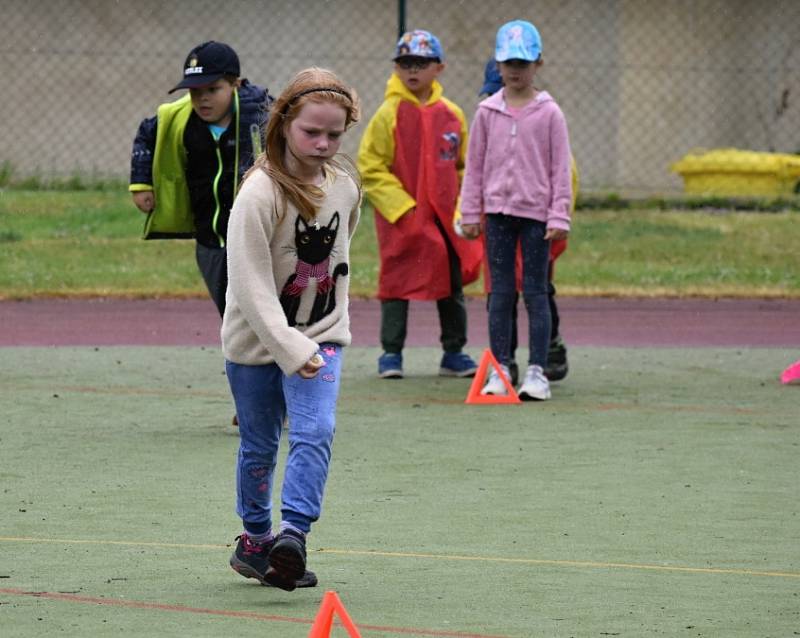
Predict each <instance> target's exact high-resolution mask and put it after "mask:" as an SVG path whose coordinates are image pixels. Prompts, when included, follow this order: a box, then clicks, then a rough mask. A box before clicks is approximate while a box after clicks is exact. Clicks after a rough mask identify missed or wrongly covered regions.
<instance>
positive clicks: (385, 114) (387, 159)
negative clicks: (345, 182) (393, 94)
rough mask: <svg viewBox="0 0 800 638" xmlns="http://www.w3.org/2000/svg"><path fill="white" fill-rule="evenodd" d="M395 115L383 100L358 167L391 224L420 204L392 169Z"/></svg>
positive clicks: (367, 190) (366, 188)
mask: <svg viewBox="0 0 800 638" xmlns="http://www.w3.org/2000/svg"><path fill="white" fill-rule="evenodd" d="M394 115H395V111H394V108H393V107H392V106H391V105H390V104H388V103H386V102H384V104H383V105H382V106H381V107H380V108H379V109H378V112H377V113H375V115H374V116H373V117H372V119H371V120H370V122H369V124H368V125H367V130H366V131H365V132H364V136H363V137H362V138H361V144H360V145H359V148H358V170H359V172H360V173H361V179H362V183H363V186H364V193H365V194H366V196H367V198H369V200H370V202H372V205H373V206H374V207H375V209H376V210H377V211H378V212H379V213H380V214H381V215H383V216H384V217H385V218H386V219H387V220H388V221H389V222H391V223H392V224H393V223H395V222H396V221H397V220H398V219H400V217H402V216H403V215H404V214H405V213H406V212H408V211H409V210H410V209H412V208H414V206H416V205H417V202H416V201H415V200H414V198H413V197H411V195H409V194H408V193H407V192H406V191H405V189H404V188H403V185H402V184H401V183H400V180H399V179H397V177H396V176H395V175H394V174H393V173H392V171H391V167H392V164H393V163H394V152H395V148H394V133H393V128H394V127H393V123H394Z"/></svg>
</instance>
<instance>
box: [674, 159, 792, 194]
mask: <svg viewBox="0 0 800 638" xmlns="http://www.w3.org/2000/svg"><path fill="white" fill-rule="evenodd" d="M670 169H671V170H672V172H673V173H678V174H679V175H680V176H681V177H683V188H684V191H685V192H686V193H687V194H690V195H717V196H723V197H781V196H784V195H794V194H795V192H796V189H797V187H798V183H799V182H800V155H790V154H787V153H760V152H757V151H741V150H738V149H735V148H720V149H715V150H711V151H692V152H690V153H689V154H687V155H686V156H685V157H683V158H682V159H681V160H680V161H678V162H675V163H674V164H672V165H671V166H670Z"/></svg>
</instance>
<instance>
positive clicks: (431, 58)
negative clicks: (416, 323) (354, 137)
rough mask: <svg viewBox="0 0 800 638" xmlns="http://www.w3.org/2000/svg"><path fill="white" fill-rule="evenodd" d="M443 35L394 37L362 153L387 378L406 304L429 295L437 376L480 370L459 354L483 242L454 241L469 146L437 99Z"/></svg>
mask: <svg viewBox="0 0 800 638" xmlns="http://www.w3.org/2000/svg"><path fill="white" fill-rule="evenodd" d="M443 60H444V53H443V51H442V46H441V44H440V43H439V40H438V39H437V38H436V37H435V36H434V35H432V34H431V33H429V32H427V31H411V32H409V33H406V34H404V35H403V37H402V38H401V39H400V41H399V42H398V43H397V47H396V50H395V55H394V73H392V76H391V77H390V78H389V81H388V82H387V86H386V95H385V100H384V102H383V104H381V106H380V107H379V108H378V110H377V112H376V113H375V115H374V116H373V117H372V120H371V121H370V122H369V124H368V126H367V129H366V132H365V133H364V137H363V138H362V140H361V145H360V148H359V153H358V168H359V170H360V171H361V175H362V179H363V187H364V192H365V194H366V196H367V197H368V198H369V200H370V201H371V203H372V205H373V206H374V208H375V227H376V231H377V235H378V244H379V250H380V259H381V264H380V275H379V283H378V297H379V299H380V300H381V344H382V346H383V350H384V353H383V354H382V355H381V357H380V358H379V360H378V373H379V375H380V376H381V377H383V378H401V377H402V376H403V358H402V350H403V346H404V344H405V338H406V326H407V322H408V305H409V301H410V300H435V301H436V304H437V309H438V311H439V320H440V326H441V343H442V348H443V349H444V354H443V356H442V360H441V364H440V367H439V374H440V375H442V376H450V377H469V376H473V375H474V374H475V371H476V369H477V366H476V364H475V362H474V361H473V360H472V358H471V357H470V356H469V355H467V354H466V353H464V352H463V350H462V349H463V347H464V345H465V344H466V341H467V313H466V306H465V303H464V293H463V289H462V287H463V285H464V284H467V283H471V282H473V281H475V280H476V279H477V278H478V276H479V273H480V264H481V259H482V252H483V251H482V246H481V244H480V242H471V241H468V240H465V239H463V238H462V237H459V236H458V235H457V234H456V232H455V230H454V228H453V217H454V214H455V211H456V207H457V200H458V194H459V188H460V183H461V177H462V175H463V171H464V159H465V154H466V145H467V124H466V120H465V117H464V113H463V112H462V110H461V109H460V108H459V107H458V106H457V105H456V104H454V103H453V102H451V101H450V100H448V99H447V98H445V97H444V95H443V90H442V85H441V84H440V83H439V81H438V80H437V77H438V76H439V74H440V73H441V72H442V71H443V70H444V66H445V65H444V62H443Z"/></svg>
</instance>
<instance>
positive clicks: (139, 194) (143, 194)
mask: <svg viewBox="0 0 800 638" xmlns="http://www.w3.org/2000/svg"><path fill="white" fill-rule="evenodd" d="M131 195H133V203H134V204H136V208H138V209H139V210H140V211H142V212H143V213H152V212H153V209H154V208H155V207H156V196H155V193H153V191H136V192H135V193H131Z"/></svg>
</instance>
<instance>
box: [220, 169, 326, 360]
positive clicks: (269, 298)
mask: <svg viewBox="0 0 800 638" xmlns="http://www.w3.org/2000/svg"><path fill="white" fill-rule="evenodd" d="M275 204H276V202H275V193H274V191H273V188H272V183H271V181H270V179H269V177H267V175H266V174H265V173H264V172H263V171H255V172H254V173H253V174H252V175H251V176H250V177H249V178H248V179H247V180H245V182H244V184H243V185H242V189H241V190H240V191H239V196H238V197H237V198H236V201H235V203H234V206H233V210H232V211H231V217H230V223H229V226H228V243H227V252H228V294H229V295H232V296H233V298H234V299H235V300H236V303H237V305H238V307H239V309H240V311H241V313H242V315H243V316H244V318H245V320H246V322H247V324H248V325H249V327H250V328H251V329H252V330H253V332H254V333H255V334H256V335H257V336H258V339H259V341H261V343H262V344H263V345H264V347H265V348H266V349H267V350H268V351H269V352H270V354H271V355H272V356H273V357H274V359H275V362H276V363H277V364H278V366H279V367H280V368H281V370H282V371H283V372H284V373H285V374H287V375H290V374H294V373H295V372H297V371H298V370H299V369H300V368H302V367H303V365H305V363H306V362H307V361H308V360H309V359H310V358H311V357H313V356H314V354H315V353H316V351H317V348H318V346H317V344H316V343H315V342H314V341H312V340H311V339H309V338H308V337H306V336H305V335H304V334H303V333H302V332H300V331H299V330H297V329H296V328H294V327H291V326H289V323H288V321H287V319H286V314H285V313H284V311H283V307H282V306H281V304H280V299H279V297H278V291H277V288H276V285H275V276H274V274H273V263H272V261H273V255H272V252H271V245H270V242H271V240H272V237H273V233H274V231H275V224H276V217H277V216H276V212H275V210H276V208H275Z"/></svg>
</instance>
